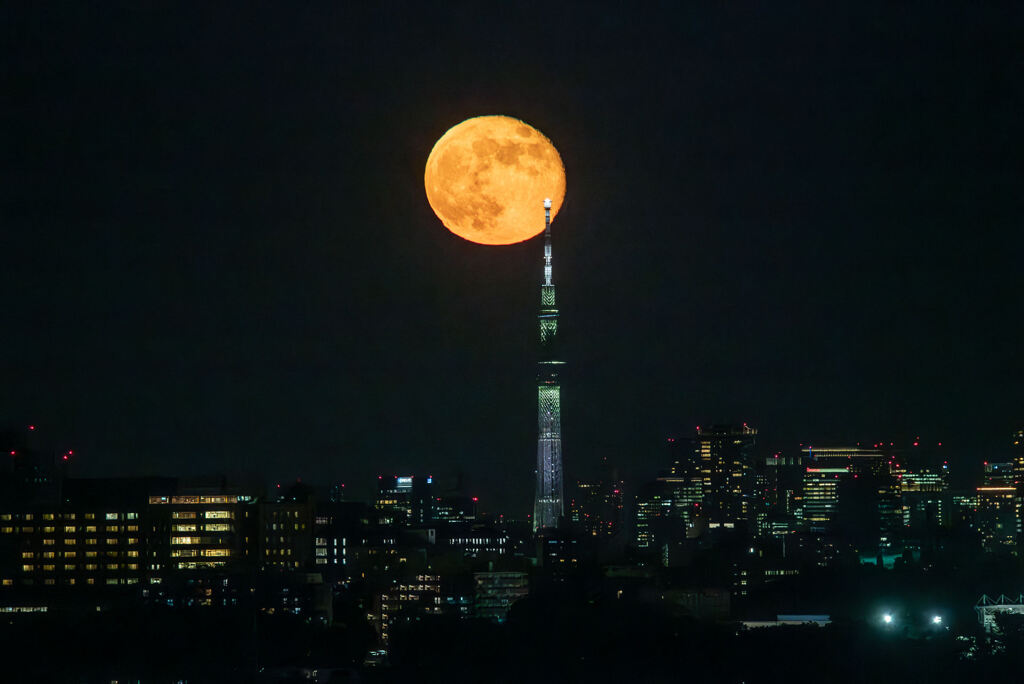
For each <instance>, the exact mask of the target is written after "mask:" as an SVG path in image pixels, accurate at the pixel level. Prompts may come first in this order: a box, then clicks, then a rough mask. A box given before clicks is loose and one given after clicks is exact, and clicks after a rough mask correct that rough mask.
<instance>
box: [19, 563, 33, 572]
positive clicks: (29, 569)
mask: <svg viewBox="0 0 1024 684" xmlns="http://www.w3.org/2000/svg"><path fill="white" fill-rule="evenodd" d="M35 569H36V566H34V565H31V564H28V563H26V564H25V565H22V566H21V571H22V572H32V571H33V570H35Z"/></svg>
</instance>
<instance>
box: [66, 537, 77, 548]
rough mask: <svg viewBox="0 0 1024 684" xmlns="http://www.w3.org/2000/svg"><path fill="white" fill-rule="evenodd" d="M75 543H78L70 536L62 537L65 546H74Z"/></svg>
mask: <svg viewBox="0 0 1024 684" xmlns="http://www.w3.org/2000/svg"><path fill="white" fill-rule="evenodd" d="M77 543H78V540H77V539H74V538H72V537H64V545H65V546H74V545H75V544H77Z"/></svg>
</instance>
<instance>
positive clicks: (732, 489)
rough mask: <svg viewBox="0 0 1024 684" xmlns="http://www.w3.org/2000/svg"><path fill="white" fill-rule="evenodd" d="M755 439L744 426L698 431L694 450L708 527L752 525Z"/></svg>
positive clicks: (753, 431)
mask: <svg viewBox="0 0 1024 684" xmlns="http://www.w3.org/2000/svg"><path fill="white" fill-rule="evenodd" d="M756 436H757V430H755V429H754V428H752V427H750V426H749V425H747V424H746V423H744V424H743V425H740V426H737V425H712V426H711V427H708V428H701V427H698V428H697V437H696V439H695V440H694V445H695V446H694V451H695V457H696V463H697V466H698V468H699V472H700V477H701V483H702V484H701V487H702V496H703V501H704V505H703V509H704V514H705V515H706V516H707V519H708V526H709V527H711V528H715V527H729V528H731V527H737V526H746V525H748V524H749V523H751V522H753V517H754V508H755V504H756V497H755V493H754V489H755V486H754V485H755V478H754V454H753V452H754V440H755V438H756Z"/></svg>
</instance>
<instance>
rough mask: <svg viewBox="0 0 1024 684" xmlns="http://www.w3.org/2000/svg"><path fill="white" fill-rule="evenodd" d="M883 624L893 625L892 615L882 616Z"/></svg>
mask: <svg viewBox="0 0 1024 684" xmlns="http://www.w3.org/2000/svg"><path fill="white" fill-rule="evenodd" d="M882 622H884V623H885V624H887V625H891V624H892V615H890V614H889V613H886V614H885V615H883V616H882Z"/></svg>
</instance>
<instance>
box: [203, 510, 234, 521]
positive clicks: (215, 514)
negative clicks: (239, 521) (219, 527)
mask: <svg viewBox="0 0 1024 684" xmlns="http://www.w3.org/2000/svg"><path fill="white" fill-rule="evenodd" d="M205 516H206V517H207V518H208V519H210V518H213V519H220V520H227V519H230V518H233V517H234V516H233V515H232V514H231V511H206V513H205Z"/></svg>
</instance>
